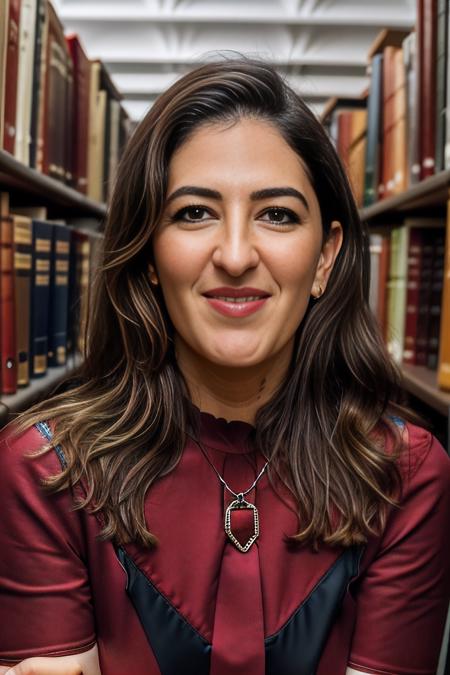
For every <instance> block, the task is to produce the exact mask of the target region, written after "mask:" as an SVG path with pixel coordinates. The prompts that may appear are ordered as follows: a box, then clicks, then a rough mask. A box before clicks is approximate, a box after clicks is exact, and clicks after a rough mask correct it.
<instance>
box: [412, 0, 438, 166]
mask: <svg viewBox="0 0 450 675" xmlns="http://www.w3.org/2000/svg"><path fill="white" fill-rule="evenodd" d="M436 29H437V0H418V2H417V26H416V31H417V54H418V65H419V67H418V83H417V90H416V95H417V107H418V111H419V120H420V136H419V138H420V144H419V147H420V178H421V179H424V178H426V177H427V176H431V175H433V173H434V168H435V150H436V146H435V143H436Z"/></svg>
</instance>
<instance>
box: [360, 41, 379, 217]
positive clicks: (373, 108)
mask: <svg viewBox="0 0 450 675" xmlns="http://www.w3.org/2000/svg"><path fill="white" fill-rule="evenodd" d="M382 87H383V54H375V55H374V57H373V59H372V64H371V77H370V89H369V98H368V102H367V145H366V170H365V176H364V206H369V205H370V204H373V203H374V202H375V201H376V200H377V198H378V183H379V182H380V181H379V179H380V146H381V142H382V135H383V118H382V114H383V105H382V103H383V91H382Z"/></svg>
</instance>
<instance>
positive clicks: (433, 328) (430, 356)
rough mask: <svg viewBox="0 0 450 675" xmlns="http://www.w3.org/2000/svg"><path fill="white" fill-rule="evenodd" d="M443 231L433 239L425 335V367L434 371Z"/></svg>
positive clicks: (436, 354) (440, 230) (442, 272)
mask: <svg viewBox="0 0 450 675" xmlns="http://www.w3.org/2000/svg"><path fill="white" fill-rule="evenodd" d="M444 237H445V230H444V228H440V229H439V231H438V232H437V233H436V236H435V237H434V238H433V263H432V269H431V293H430V309H429V319H428V334H427V360H426V365H427V367H428V368H431V369H432V370H436V368H437V365H438V352H439V334H440V326H441V300H442V286H443V277H444V253H445V240H444Z"/></svg>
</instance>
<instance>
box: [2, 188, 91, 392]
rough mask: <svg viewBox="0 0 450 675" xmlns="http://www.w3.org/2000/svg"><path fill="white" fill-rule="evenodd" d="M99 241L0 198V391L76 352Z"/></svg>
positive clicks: (81, 341) (22, 384) (14, 387)
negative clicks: (12, 206) (11, 206)
mask: <svg viewBox="0 0 450 675" xmlns="http://www.w3.org/2000/svg"><path fill="white" fill-rule="evenodd" d="M100 241H101V235H99V234H98V233H96V232H93V231H92V232H88V231H86V229H84V230H83V229H82V228H81V227H80V224H79V225H78V226H77V225H76V224H70V223H64V222H63V221H50V220H48V219H47V218H46V210H45V208H36V207H23V208H14V209H12V208H10V205H9V194H8V193H6V192H2V193H0V393H1V394H14V393H16V391H17V389H18V388H21V387H27V386H28V385H29V384H30V380H31V379H32V378H38V377H43V376H44V375H45V374H46V373H47V369H48V368H51V367H53V366H61V365H64V364H65V363H66V360H67V356H68V355H69V354H77V353H83V349H84V339H85V328H86V320H87V315H88V311H89V294H90V288H91V285H92V274H93V270H94V269H95V267H96V265H97V263H98V255H99V242H100Z"/></svg>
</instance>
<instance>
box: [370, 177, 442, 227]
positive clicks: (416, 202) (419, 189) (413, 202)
mask: <svg viewBox="0 0 450 675" xmlns="http://www.w3.org/2000/svg"><path fill="white" fill-rule="evenodd" d="M449 186H450V170H446V171H440V172H439V173H437V174H435V175H434V176H430V177H429V178H426V179H425V180H423V181H421V182H420V183H417V184H416V185H413V186H412V187H410V188H409V189H408V190H405V191H404V192H402V193H400V194H398V195H393V196H392V197H388V198H387V199H382V200H380V201H377V202H375V203H374V204H371V205H370V206H365V207H363V208H361V209H359V215H360V218H361V220H365V221H369V220H373V219H374V218H376V217H377V216H382V215H388V214H389V212H398V211H407V210H408V209H413V208H417V207H420V205H421V204H420V203H421V202H423V205H425V201H426V200H427V198H428V199H430V198H432V197H433V195H436V196H438V195H439V196H442V197H443V199H444V202H445V201H447V191H448V188H449ZM437 201H438V200H437Z"/></svg>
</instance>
